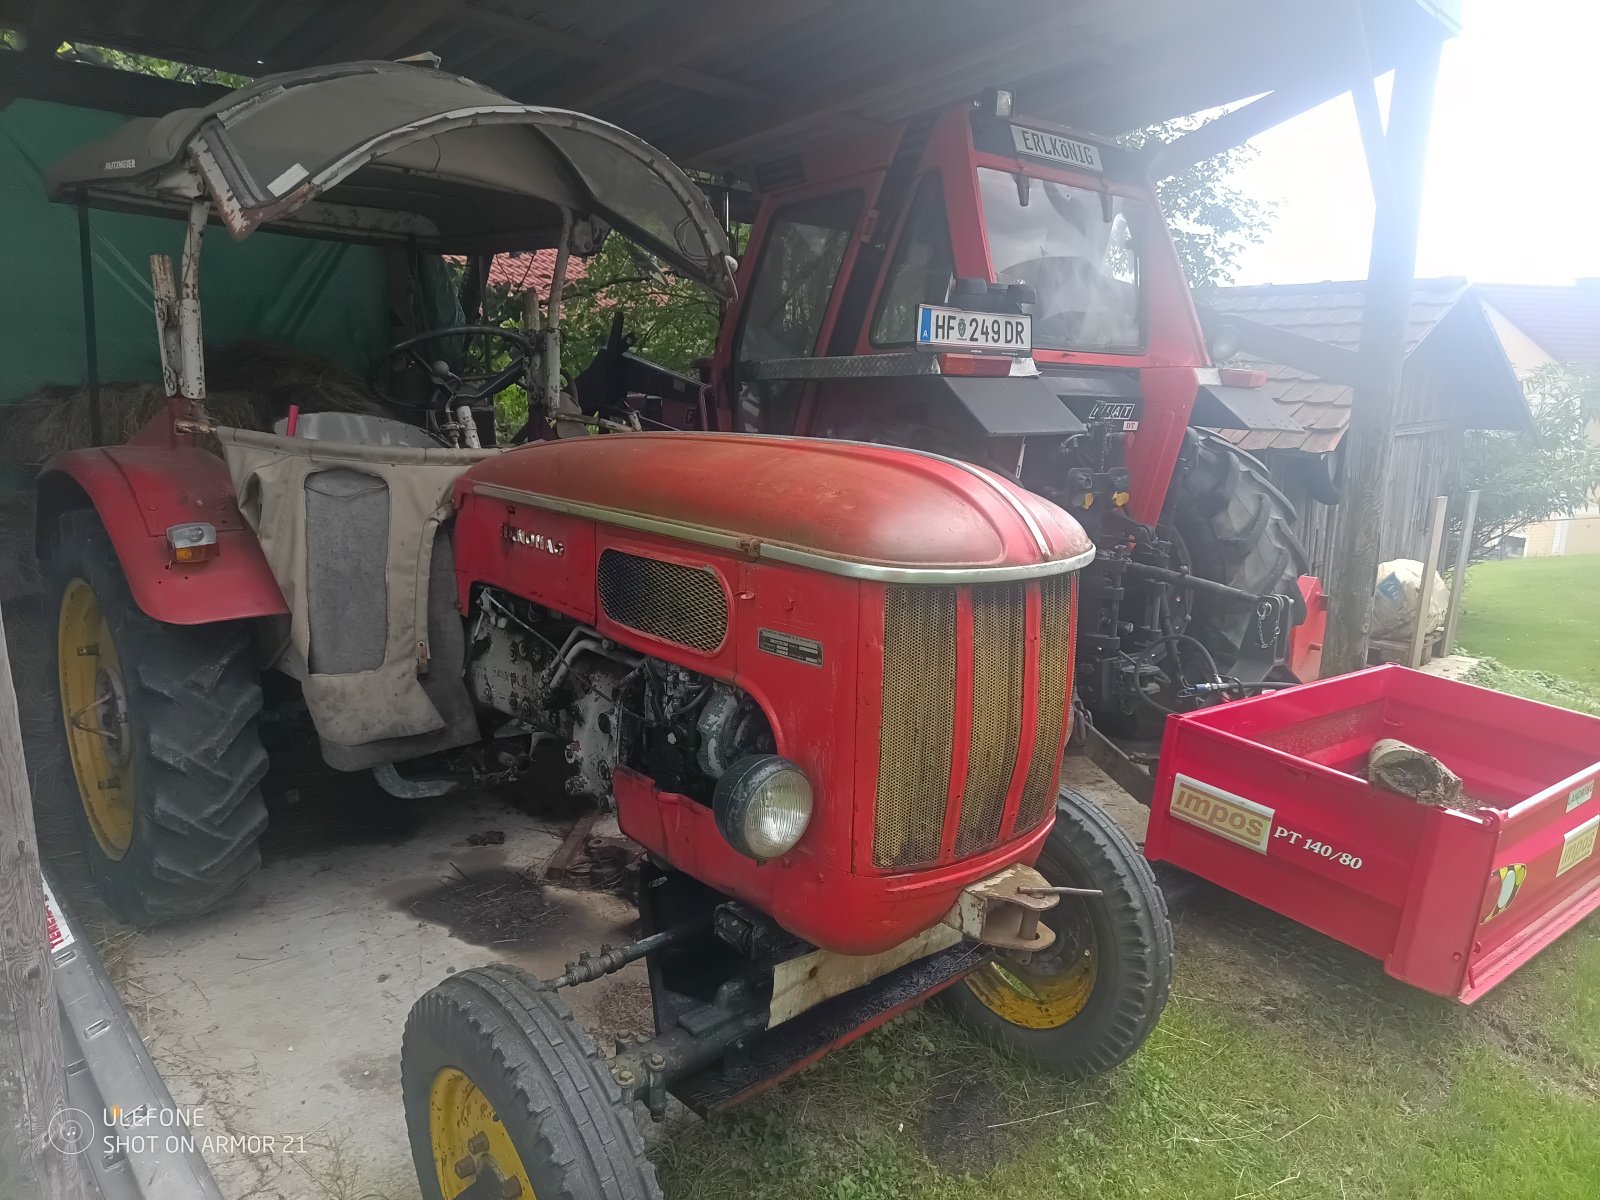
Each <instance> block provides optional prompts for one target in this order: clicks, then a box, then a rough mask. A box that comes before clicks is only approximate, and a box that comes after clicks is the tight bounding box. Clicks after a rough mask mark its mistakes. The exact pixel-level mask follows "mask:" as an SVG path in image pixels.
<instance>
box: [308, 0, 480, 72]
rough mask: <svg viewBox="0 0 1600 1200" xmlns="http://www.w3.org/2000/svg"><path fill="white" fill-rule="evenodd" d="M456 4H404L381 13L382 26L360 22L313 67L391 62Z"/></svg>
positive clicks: (450, 0) (441, 0)
mask: <svg viewBox="0 0 1600 1200" xmlns="http://www.w3.org/2000/svg"><path fill="white" fill-rule="evenodd" d="M457 7H458V3H457V0H408V2H407V3H404V4H394V5H391V6H389V7H388V8H387V9H385V11H384V14H383V17H384V20H383V24H382V25H372V24H368V23H367V22H365V21H363V22H362V23H361V24H360V25H358V26H357V27H356V28H354V29H352V30H351V31H350V32H349V33H347V34H345V35H344V36H343V37H342V38H340V39H339V40H338V41H336V42H334V43H333V45H331V46H329V47H328V48H327V49H325V50H323V51H322V52H321V53H320V54H318V55H317V56H316V62H317V63H339V62H355V61H359V60H361V59H369V58H373V59H377V58H393V57H394V56H395V55H396V54H399V53H400V51H401V50H403V49H404V48H405V47H406V45H407V44H409V43H410V41H411V39H412V38H414V37H416V36H417V35H418V34H421V33H423V32H424V31H425V30H427V29H428V28H430V27H431V26H432V25H434V24H435V23H436V22H437V21H439V20H440V19H441V18H443V17H446V16H448V15H450V13H451V10H453V9H455V8H457Z"/></svg>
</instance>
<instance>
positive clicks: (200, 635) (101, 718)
mask: <svg viewBox="0 0 1600 1200" xmlns="http://www.w3.org/2000/svg"><path fill="white" fill-rule="evenodd" d="M59 535H60V536H59V538H58V541H57V544H56V549H55V554H54V556H53V558H52V559H51V563H50V568H51V570H50V575H51V580H52V583H53V587H52V595H53V596H54V598H55V602H56V609H55V611H56V637H55V654H54V660H53V665H54V670H53V671H51V673H50V677H49V678H50V689H51V692H52V693H53V695H52V697H51V699H52V709H53V711H54V712H55V713H56V714H58V715H57V717H56V722H54V723H53V727H54V728H55V729H58V730H59V731H60V735H61V736H60V740H59V741H58V742H57V746H58V747H59V749H60V758H61V759H63V760H64V762H63V763H62V764H61V770H60V771H59V772H58V774H59V775H60V777H61V780H62V786H63V787H65V788H66V789H67V791H68V792H69V793H71V794H72V795H71V801H70V803H71V807H72V809H73V811H74V813H75V814H76V816H77V820H78V824H79V827H80V830H81V832H82V835H83V836H82V842H83V847H84V854H85V856H86V857H87V858H88V861H89V867H90V870H91V872H92V874H93V876H94V879H95V882H96V884H97V885H98V887H99V889H100V892H101V895H102V896H103V897H104V899H105V901H106V904H107V906H108V907H110V908H111V910H112V911H113V912H115V913H116V914H117V915H118V916H119V917H121V918H122V919H123V920H125V921H128V922H131V923H133V924H141V925H142V924H149V923H152V922H156V921H162V920H168V919H171V918H175V917H188V916H194V915H196V914H198V913H203V912H206V911H208V910H210V909H213V908H215V907H216V906H217V905H219V904H221V903H222V902H223V901H224V900H226V899H227V898H228V897H229V896H231V895H232V894H233V893H234V892H236V891H238V889H239V888H240V887H241V886H242V885H243V884H244V882H245V880H246V879H248V878H249V876H250V874H251V872H253V871H254V870H255V869H256V867H257V866H259V865H260V861H261V857H260V853H259V851H258V849H257V845H256V843H257V841H258V839H259V838H260V837H261V832H262V830H263V829H264V828H265V827H266V823H267V810H266V807H265V805H264V804H263V803H262V799H261V778H262V776H263V775H265V774H266V770H267V755H266V752H265V751H264V750H263V749H262V747H261V737H260V734H259V732H258V728H257V718H258V716H259V714H260V711H261V685H260V680H259V676H258V674H257V672H256V669H255V666H254V664H253V662H252V661H251V649H250V639H249V634H248V630H247V629H246V627H245V626H244V625H242V624H241V623H239V622H224V623H219V624H215V625H187V626H186V625H167V624H163V623H162V622H160V621H156V620H153V619H152V618H150V617H148V616H146V615H145V614H144V613H143V612H141V611H140V610H139V606H138V605H137V604H135V603H134V600H133V594H132V592H130V591H129V588H128V582H127V579H126V578H125V577H124V575H123V573H122V567H121V566H120V564H119V563H118V561H117V554H116V550H115V548H114V547H113V546H112V544H111V539H110V538H109V537H108V536H107V535H106V532H105V529H104V528H103V527H102V526H101V524H100V521H99V519H98V518H97V517H96V516H95V514H94V513H93V512H91V511H88V510H74V511H71V512H68V513H65V514H63V515H62V517H61V522H60V528H59Z"/></svg>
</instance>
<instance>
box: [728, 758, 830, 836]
mask: <svg viewBox="0 0 1600 1200" xmlns="http://www.w3.org/2000/svg"><path fill="white" fill-rule="evenodd" d="M711 811H712V812H713V813H715V814H716V818H717V828H718V829H720V830H721V831H722V836H723V837H725V838H727V839H728V844H729V845H730V846H732V847H733V848H734V849H735V850H737V851H738V852H739V853H740V854H744V855H748V856H749V857H750V858H753V859H755V860H756V861H757V862H765V861H766V860H767V859H769V858H777V857H778V855H780V854H783V853H784V852H786V851H788V850H790V849H793V847H794V844H795V843H796V842H798V841H799V840H800V836H801V835H802V834H803V833H805V831H806V826H807V825H809V824H810V823H811V782H810V781H809V780H808V779H807V778H806V777H805V775H804V774H802V773H801V771H800V768H799V767H797V766H795V765H794V764H793V763H792V762H790V761H789V760H788V759H786V758H779V757H778V756H777V755H776V754H751V755H748V756H746V757H744V758H741V759H740V760H739V761H738V762H736V763H734V764H733V766H731V767H729V768H728V769H727V771H725V772H724V773H723V776H722V778H721V779H719V780H717V790H716V792H715V793H714V794H713V795H712V797H711Z"/></svg>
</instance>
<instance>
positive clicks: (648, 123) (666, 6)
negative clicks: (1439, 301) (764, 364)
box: [0, 0, 1455, 178]
mask: <svg viewBox="0 0 1600 1200" xmlns="http://www.w3.org/2000/svg"><path fill="white" fill-rule="evenodd" d="M1453 9H1454V3H1453V0H1452V2H1451V3H1441V0H1360V17H1361V23H1362V26H1363V27H1364V29H1365V32H1366V34H1367V37H1368V40H1369V43H1370V50H1371V59H1372V62H1373V64H1374V66H1375V67H1376V69H1378V70H1380V71H1381V70H1385V69H1387V68H1389V67H1391V66H1393V65H1394V63H1395V62H1396V61H1398V60H1399V59H1401V58H1404V57H1406V56H1407V55H1409V54H1410V53H1413V52H1414V51H1415V49H1416V48H1417V47H1419V46H1421V45H1424V44H1427V43H1431V42H1436V41H1438V40H1440V39H1441V38H1442V37H1444V36H1448V34H1449V33H1452V32H1454V29H1455V22H1454V20H1453ZM1350 18H1351V13H1350V11H1348V10H1347V7H1346V6H1345V5H1343V4H1329V3H1327V0H1011V2H1009V3H1006V4H995V3H979V2H976V0H872V3H870V4H862V3H859V2H858V0H783V2H782V3H776V2H768V3H761V2H758V0H605V2H604V3H589V4H572V3H570V2H568V0H392V2H384V0H340V2H339V3H328V0H231V2H230V3H228V4H219V3H216V0H120V2H116V3H113V2H110V0H96V2H94V3H81V2H80V3H72V4H64V3H60V2H59V0H0V27H6V28H11V29H18V30H22V31H23V32H24V33H25V35H26V37H27V41H28V44H29V45H30V46H32V47H34V50H33V51H32V52H29V53H18V54H15V55H13V54H4V55H3V57H4V59H5V60H6V61H5V62H4V64H3V65H0V70H3V71H4V72H5V73H6V74H7V77H8V78H7V84H8V88H9V89H14V94H19V95H27V96H37V97H39V98H42V99H55V100H66V101H67V102H68V103H73V102H76V103H94V102H95V101H93V100H90V99H86V98H85V96H86V94H87V93H91V92H98V93H99V94H100V95H101V96H102V97H103V99H102V101H101V102H100V106H102V107H115V108H118V110H119V111H124V112H135V111H152V110H153V111H156V112H162V111H167V110H168V109H171V108H178V107H183V106H184V103H183V102H177V103H174V102H171V100H170V99H167V100H163V96H167V97H170V94H171V87H172V86H173V85H162V83H161V81H154V80H150V79H148V78H144V77H129V76H128V75H127V74H126V73H123V72H105V71H102V70H100V69H97V68H93V67H84V66H76V65H69V64H66V63H61V62H57V61H54V60H53V59H52V57H51V55H50V53H49V48H51V47H55V46H59V45H61V44H62V42H63V41H71V42H75V43H81V44H84V45H88V46H104V47H110V48H113V49H119V50H128V51H134V52H137V53H143V54H153V55H158V56H160V57H163V58H168V59H173V60H176V61H178V62H182V63H189V64H194V65H197V66H202V67H209V68H214V69H219V70H224V71H230V72H235V73H238V74H242V75H246V76H251V77H255V76H260V75H265V74H269V73H272V72H277V71H286V70H293V69H296V68H300V67H306V66H312V65H316V64H319V63H328V62H339V61H348V60H353V59H364V58H368V59H376V58H399V57H402V56H408V55H415V54H419V53H424V52H432V53H435V54H437V55H439V56H440V58H441V59H442V66H443V67H444V69H445V70H448V71H453V72H457V73H459V74H462V75H466V76H468V77H470V78H474V79H477V80H479V81H481V82H483V83H485V84H488V85H489V86H490V87H493V88H496V89H497V90H499V91H501V92H504V93H505V94H506V95H508V96H510V97H512V98H513V99H516V100H519V101H524V102H530V103H537V104H551V105H556V106H561V107H567V108H575V109H579V110H581V111H585V112H591V113H594V114H596V115H599V116H602V117H604V118H606V119H607V120H611V121H614V122H616V123H617V124H619V125H621V126H622V127H623V128H625V129H628V130H631V131H632V132H634V133H636V134H638V135H640V136H641V137H643V138H645V139H646V140H647V141H649V142H652V143H654V144H655V145H656V146H658V147H659V148H660V149H661V150H663V151H665V152H666V153H667V154H669V155H671V156H672V157H673V158H675V159H677V160H678V161H680V162H683V163H686V164H687V165H690V166H696V167H705V168H708V169H719V170H720V169H723V168H733V169H738V170H740V171H741V173H743V174H745V175H746V176H747V177H750V178H754V177H755V176H756V173H757V168H759V167H760V166H761V165H762V164H763V163H769V162H773V161H776V160H780V159H783V158H785V157H787V156H790V155H793V154H795V153H797V152H798V151H800V150H803V149H806V148H808V147H811V146H816V145H819V144H822V143H825V142H830V141H837V140H838V139H839V138H840V137H841V136H842V135H850V134H860V133H864V132H870V131H872V130H874V129H880V128H883V127H884V126H885V125H888V124H892V123H894V122H897V121H899V120H902V119H903V118H905V117H907V116H909V115H911V114H913V113H917V112H921V111H926V110H928V109H932V108H937V107H940V106H942V105H944V104H947V103H951V102H954V101H959V100H963V99H966V98H968V97H971V96H975V95H977V94H978V93H980V92H981V91H983V89H985V88H988V87H1009V88H1012V89H1014V90H1015V91H1016V92H1017V111H1018V112H1019V113H1029V114H1032V115H1036V116H1040V117H1046V118H1054V119H1057V120H1061V121H1064V122H1066V123H1068V124H1072V125H1076V126H1078V127H1080V128H1083V129H1087V130H1092V131H1096V132H1100V133H1117V132H1120V131H1122V130H1124V129H1129V128H1134V127H1138V126H1141V125H1147V124H1151V123H1154V122H1157V121H1161V120H1165V119H1168V118H1171V117H1177V116H1184V115H1187V114H1189V113H1194V112H1199V111H1201V110H1203V109H1206V108H1210V107H1214V106H1217V105H1222V104H1227V103H1231V102H1236V101H1240V100H1244V99H1246V98H1248V97H1251V96H1255V95H1258V94H1260V93H1263V92H1268V91H1272V90H1275V89H1277V88H1280V87H1301V86H1304V87H1307V88H1309V89H1311V90H1312V91H1315V90H1316V89H1317V88H1325V89H1328V90H1327V94H1329V95H1332V94H1334V92H1336V91H1338V90H1340V88H1339V87H1338V86H1336V85H1334V84H1335V81H1338V82H1341V83H1344V82H1348V70H1349V59H1348V57H1347V53H1346V50H1345V46H1346V43H1347V40H1348V35H1349V34H1350V32H1351V30H1352V26H1351V24H1350ZM41 50H43V51H44V52H43V53H41V52H40V51H41ZM107 75H111V76H116V75H121V76H123V78H122V79H121V80H116V79H114V78H113V79H110V80H108V79H107V78H106V76H107ZM96 76H99V78H95V77H96ZM130 79H131V80H132V82H130ZM1330 85H1333V86H1330ZM119 88H120V89H121V90H120V91H119V90H118V89H119ZM163 89H165V90H163ZM74 96H77V97H78V98H77V99H76V100H74V99H73V97H74ZM117 96H125V97H126V103H125V105H124V104H117V103H111V102H110V101H112V100H114V99H115V98H116V97H117ZM190 103H192V101H191V102H190ZM163 104H164V105H165V107H162V105H163Z"/></svg>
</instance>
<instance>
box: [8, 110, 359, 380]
mask: <svg viewBox="0 0 1600 1200" xmlns="http://www.w3.org/2000/svg"><path fill="white" fill-rule="evenodd" d="M122 120H123V118H122V117H120V116H117V115H116V114H114V113H107V112H98V111H94V110H91V109H84V108H72V107H68V106H66V105H60V104H46V103H42V102H39V101H32V100H18V101H16V102H14V103H12V104H11V105H10V106H9V107H7V108H5V109H0V238H3V239H4V242H3V245H0V264H3V268H4V269H3V270H0V350H3V356H0V403H4V402H8V401H11V400H15V399H17V398H18V397H20V396H24V395H26V394H27V393H29V392H31V391H33V390H34V389H35V388H37V387H39V386H40V385H41V384H46V383H58V384H79V383H82V382H84V380H85V378H86V374H85V370H86V369H85V359H84V320H83V293H82V291H81V286H80V271H79V262H80V255H79V240H78V214H77V211H76V210H75V209H74V208H73V207H71V206H70V205H65V204H52V203H50V202H49V201H48V200H46V199H45V192H44V184H43V183H42V181H41V178H40V174H41V172H42V171H43V170H44V168H45V167H46V166H48V165H49V164H50V163H51V162H53V161H54V160H55V159H57V158H59V157H61V155H63V154H65V153H66V152H67V151H68V150H70V149H72V148H73V147H74V146H77V145H79V144H81V143H83V142H87V141H90V140H91V139H94V138H97V137H102V136H104V135H105V134H107V133H108V132H110V131H111V130H113V129H115V128H116V127H117V126H118V125H119V124H120V123H121V122H122ZM89 221H90V229H91V232H92V247H93V256H94V272H95V274H94V289H95V324H96V327H97V330H98V334H99V352H100V379H101V381H102V382H136V381H144V380H156V379H159V378H160V377H161V359H160V354H159V352H158V350H157V347H156V332H155V318H154V316H153V310H152V307H151V296H150V255H152V254H158V253H165V254H169V255H171V256H172V258H173V261H174V264H176V262H177V260H178V258H179V256H180V254H181V252H182V248H183V226H182V224H181V223H179V222H177V221H172V220H165V219H162V218H159V217H141V216H131V215H127V214H124V213H113V212H97V211H96V212H91V213H90V214H89ZM200 294H201V308H202V312H203V314H204V321H205V337H206V342H207V343H208V344H209V345H215V346H225V345H228V344H229V343H230V342H234V341H238V340H239V339H241V338H246V337H251V338H268V339H271V340H273V341H278V342H284V343H286V344H288V345H290V346H294V347H295V348H297V349H300V350H305V351H309V352H311V353H315V354H323V355H326V356H328V357H329V358H332V359H334V360H335V361H337V362H340V363H343V364H344V365H346V366H348V367H350V368H352V369H353V370H355V371H356V372H358V373H359V374H361V375H363V376H365V375H366V373H367V372H368V370H369V369H370V368H371V367H372V365H373V364H374V362H375V360H376V358H377V357H378V356H379V355H380V354H381V353H382V351H383V349H384V347H385V346H386V345H387V344H388V342H389V340H390V331H389V315H388V289H387V283H386V279H385V272H384V260H383V252H382V251H381V250H378V249H376V248H373V247H370V246H350V245H340V244H337V243H333V242H319V241H313V240H311V239H309V238H297V237H284V236H282V235H275V234H270V233H258V234H255V235H254V236H252V237H250V238H247V239H246V240H244V241H242V242H236V241H234V240H233V239H232V238H230V237H229V236H228V234H227V232H226V231H224V230H223V229H222V228H221V227H220V226H217V225H213V226H211V227H210V228H209V229H208V230H207V231H206V240H205V250H204V253H203V255H202V258H201V263H200Z"/></svg>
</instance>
